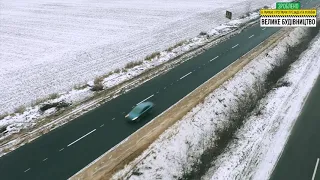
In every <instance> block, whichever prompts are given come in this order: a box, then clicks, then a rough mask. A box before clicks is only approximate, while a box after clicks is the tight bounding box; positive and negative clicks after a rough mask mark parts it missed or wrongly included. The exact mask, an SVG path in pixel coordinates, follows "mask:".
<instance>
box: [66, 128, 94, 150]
mask: <svg viewBox="0 0 320 180" xmlns="http://www.w3.org/2000/svg"><path fill="white" fill-rule="evenodd" d="M96 130H97V129H94V130H92V131H90V132H88V133H87V134H85V135H83V136H82V137H81V138H79V139H77V140H75V141H73V142H72V143H70V144H68V147H69V146H71V145H72V144H74V143H76V142H78V141H80V140H81V139H83V138H84V137H86V136H88V135H89V134H91V133H93V132H95V131H96Z"/></svg>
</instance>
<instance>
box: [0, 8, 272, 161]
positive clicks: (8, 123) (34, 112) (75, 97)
mask: <svg viewBox="0 0 320 180" xmlns="http://www.w3.org/2000/svg"><path fill="white" fill-rule="evenodd" d="M20 3H21V2H20ZM8 4H10V3H8ZM248 4H250V2H249V3H248ZM15 5H16V3H15ZM2 6H4V3H2V4H1V7H2ZM7 6H8V5H7ZM269 6H274V4H272V5H271V4H270V5H269ZM247 8H248V7H247ZM3 9H5V8H3ZM249 9H252V8H249ZM247 10H248V9H247ZM243 12H246V11H243ZM0 13H1V12H0ZM258 17H259V14H258V13H257V12H253V13H250V14H249V16H247V17H245V18H240V19H234V20H232V21H228V22H226V23H223V24H220V25H219V26H215V27H214V28H212V29H210V30H208V31H207V34H208V36H207V35H202V36H200V35H198V36H196V37H193V38H190V39H186V40H185V41H184V43H182V44H180V45H179V46H176V47H174V48H172V49H171V50H170V51H168V50H164V51H160V56H159V57H155V58H153V59H152V60H151V61H147V60H144V61H142V64H140V65H138V66H135V67H133V68H131V69H126V71H120V72H117V73H113V74H112V75H110V76H108V77H106V78H104V79H103V81H102V83H103V85H104V87H105V88H110V87H113V86H115V85H118V84H120V83H121V82H124V81H125V80H128V79H132V78H134V77H135V76H137V75H139V74H141V73H143V72H145V71H146V70H148V69H150V68H153V67H156V66H158V65H160V64H163V63H164V62H167V61H168V60H170V59H172V58H175V57H177V56H179V55H181V54H183V53H186V52H188V51H190V50H192V49H196V48H198V47H199V46H201V45H204V44H207V43H208V42H210V44H212V42H211V41H212V40H213V39H215V38H218V37H220V36H222V35H225V34H228V33H230V32H231V31H233V32H234V33H237V32H240V31H235V30H236V29H237V28H239V27H242V26H243V25H245V24H247V23H248V22H250V21H252V20H254V19H256V18H258ZM0 18H1V17H0ZM3 27H5V26H3ZM0 28H2V26H1V27H0ZM1 37H2V36H1ZM4 37H7V36H4ZM226 38H227V37H226ZM218 41H219V40H218ZM218 41H217V42H218ZM217 42H216V41H213V43H214V44H215V43H217ZM1 45H2V44H1ZM1 45H0V46H1ZM0 50H1V49H0ZM0 54H1V53H0ZM0 57H2V56H0ZM60 62H61V63H63V62H62V61H60ZM0 63H1V62H0ZM6 65H9V64H6ZM26 65H27V64H24V66H26ZM38 70H39V71H40V70H41V69H38ZM2 74H3V73H1V72H0V76H1V75H2ZM4 74H5V73H4ZM11 75H12V73H11ZM12 77H13V76H12ZM39 78H40V77H39ZM0 80H5V79H0ZM23 80H25V78H23ZM37 82H38V81H37ZM20 83H24V81H21V82H20ZM133 83H134V82H133ZM88 84H93V80H90V81H88ZM6 85H10V84H8V83H7V84H6ZM3 87H5V86H3ZM18 87H19V88H20V87H22V86H18ZM128 88H129V89H130V88H132V87H127V88H126V89H128ZM39 92H40V91H36V93H39ZM2 93H3V94H5V90H2ZM29 93H30V96H27V97H26V98H30V97H31V96H32V95H31V94H32V93H31V92H29ZM58 95H59V97H58V98H55V99H53V100H46V101H45V102H43V103H52V102H59V101H62V100H63V101H66V102H68V103H72V104H73V105H75V104H78V103H81V102H82V101H83V100H85V99H86V98H88V97H91V96H94V92H93V91H91V90H90V88H89V87H86V88H84V89H75V88H73V89H71V90H69V91H63V92H61V93H59V94H58ZM13 96H14V95H13V94H10V97H13ZM0 98H8V96H1V97H0ZM22 99H23V98H20V100H22ZM12 102H13V101H12ZM97 102H98V101H95V102H90V103H88V104H87V105H84V106H82V105H81V106H79V107H77V108H76V109H74V110H73V111H72V112H71V114H72V113H73V112H77V114H78V115H81V112H82V113H83V112H86V111H87V110H89V109H92V108H94V106H96V105H95V104H96V103H97ZM43 103H42V104H43ZM15 105H17V106H18V103H17V102H16V104H15ZM40 106H41V104H39V105H35V106H27V107H26V109H25V110H24V112H22V113H15V114H10V115H9V116H6V117H5V118H3V119H1V113H0V141H2V142H5V143H3V144H1V146H0V156H2V155H3V154H5V153H7V152H9V151H11V150H14V149H15V148H17V147H18V146H17V145H18V144H19V143H20V142H24V141H26V140H27V141H28V139H30V138H29V137H24V138H23V139H19V140H17V139H15V140H14V141H13V142H8V143H7V142H6V141H4V140H6V138H8V137H10V135H12V134H16V133H19V132H20V131H21V130H22V129H28V128H32V127H34V126H35V125H37V124H38V123H39V122H40V121H41V120H42V119H44V118H46V117H47V116H49V115H52V114H54V113H56V112H57V111H56V108H51V109H49V110H47V111H45V113H42V112H40V111H39V108H40ZM1 107H3V106H0V108H1ZM13 107H14V106H12V108H13ZM84 109H86V111H83V110H84ZM0 112H1V111H0ZM69 116H70V115H66V116H63V117H61V118H59V119H57V120H55V121H51V122H50V123H49V124H46V125H45V127H40V128H38V129H37V130H35V131H33V134H32V136H34V135H36V134H43V132H38V131H48V130H50V129H52V128H55V127H58V126H60V125H62V124H63V123H65V122H67V121H68V120H67V119H68V117H69ZM60 121H61V122H60ZM29 135H30V136H31V134H30V133H29ZM37 136H38V135H37ZM34 138H35V137H32V139H34ZM7 140H9V139H7Z"/></svg>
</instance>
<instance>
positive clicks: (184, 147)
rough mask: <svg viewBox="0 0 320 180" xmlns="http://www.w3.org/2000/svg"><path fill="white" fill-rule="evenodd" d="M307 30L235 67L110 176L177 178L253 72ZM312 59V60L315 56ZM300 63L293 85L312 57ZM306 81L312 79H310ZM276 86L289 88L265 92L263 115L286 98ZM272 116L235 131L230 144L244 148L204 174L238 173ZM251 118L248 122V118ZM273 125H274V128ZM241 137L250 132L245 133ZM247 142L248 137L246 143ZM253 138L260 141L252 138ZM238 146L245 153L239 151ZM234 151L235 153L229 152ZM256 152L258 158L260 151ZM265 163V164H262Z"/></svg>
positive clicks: (262, 70) (260, 72)
mask: <svg viewBox="0 0 320 180" xmlns="http://www.w3.org/2000/svg"><path fill="white" fill-rule="evenodd" d="M305 30H306V29H305V28H296V29H295V30H294V31H292V32H291V33H290V35H289V36H288V37H286V38H285V39H284V40H282V41H281V42H280V43H279V44H278V45H277V46H276V47H275V48H274V49H273V50H271V51H270V52H268V54H269V56H265V53H262V54H261V55H259V56H258V57H257V58H255V59H254V60H253V61H251V62H250V63H249V64H248V65H247V66H245V67H244V68H243V69H242V70H241V71H239V72H238V73H237V74H236V75H235V76H234V78H232V79H230V80H228V81H227V82H225V83H224V84H223V85H222V86H221V87H220V88H218V89H216V90H215V91H214V92H213V93H211V94H210V95H209V96H208V97H206V99H205V100H204V102H203V103H201V104H199V105H197V106H196V107H194V108H193V110H192V111H190V112H189V113H188V114H187V115H186V116H185V117H183V118H182V120H181V121H179V122H177V123H176V124H174V125H173V126H172V127H170V128H169V129H167V130H166V131H165V132H164V133H163V134H162V135H161V136H160V137H159V139H158V140H156V141H155V142H154V143H152V144H151V145H150V147H149V148H148V149H147V150H145V151H144V152H143V153H142V155H140V156H139V157H137V158H136V159H135V160H134V161H132V162H131V163H129V164H128V165H127V166H126V167H125V168H124V169H122V170H120V171H119V172H117V173H116V174H115V175H114V176H113V179H121V177H126V178H128V179H175V178H177V177H181V175H182V173H183V171H186V170H188V169H190V168H191V165H192V162H194V161H195V160H197V159H198V158H199V156H200V154H201V153H202V152H203V150H204V147H205V146H207V145H208V143H210V141H209V139H210V138H211V141H213V140H214V139H215V138H217V137H216V136H215V132H217V130H219V129H221V128H223V127H225V126H227V125H228V121H227V114H228V111H229V109H230V108H232V107H233V105H234V104H236V99H237V98H236V97H239V96H240V95H243V94H244V93H245V92H244V90H245V89H246V85H248V86H251V85H252V84H253V83H254V82H255V80H256V79H257V78H264V77H265V74H266V73H267V72H268V71H270V70H271V69H272V66H271V64H273V63H274V62H275V61H276V59H278V58H281V57H283V56H284V55H285V50H286V46H287V44H289V45H295V44H297V43H298V42H299V40H300V39H302V38H303V37H304V36H305V34H306V33H305V32H306V31H305ZM317 45H318V44H316V45H314V47H316V46H317ZM306 57H308V56H306ZM310 58H311V57H310ZM312 63H316V62H315V61H313V62H312ZM301 64H306V66H305V67H303V66H299V65H295V67H296V68H297V70H296V73H294V74H293V75H291V76H290V75H288V78H289V80H290V81H291V82H292V83H293V85H292V87H295V86H296V85H297V82H299V81H298V80H297V79H300V78H301V76H302V75H301V73H302V74H303V73H304V70H306V69H307V68H306V67H309V66H310V64H311V63H305V62H303V63H301ZM316 67H318V66H316ZM307 70H308V69H307ZM318 72H319V69H318ZM292 77H294V78H292ZM314 78H315V77H314V76H313V77H312V78H311V79H305V80H306V81H308V80H311V82H312V81H313V80H314ZM308 82H309V83H310V81H308ZM311 84H312V83H311ZM306 87H308V88H309V89H308V90H310V88H311V86H306ZM276 92H281V93H283V92H287V90H285V89H281V88H280V89H279V90H277V91H275V93H274V95H270V96H269V98H270V99H269V98H268V99H267V100H266V102H269V101H270V102H271V103H270V104H269V105H268V106H266V109H265V111H266V113H265V114H263V118H266V117H264V116H267V115H269V118H270V115H272V113H271V112H272V110H279V108H278V107H279V106H281V105H282V104H283V103H285V102H283V103H278V104H277V102H278V98H282V100H283V99H285V95H284V94H280V95H279V94H278V93H276ZM287 97H288V96H287ZM273 101H275V102H273ZM286 104H287V105H288V104H290V103H287V102H286ZM263 112H264V111H263ZM271 120H272V119H271ZM271 120H269V121H266V122H264V121H263V120H261V119H259V121H257V122H256V121H254V122H255V123H256V124H255V123H252V124H251V126H250V125H247V124H245V125H244V132H243V133H239V135H238V136H239V138H240V139H241V140H242V139H244V143H242V144H240V145H239V143H240V142H239V143H235V145H234V146H235V147H238V148H242V149H240V150H239V151H236V152H234V151H230V154H228V155H226V156H224V155H222V157H221V158H219V160H218V162H219V163H220V164H219V166H218V167H221V169H218V170H217V171H213V170H214V168H213V169H211V170H210V173H208V174H207V178H208V177H209V178H210V177H212V172H211V171H213V172H214V173H217V176H213V177H219V178H221V179H236V178H235V177H236V175H237V174H239V173H240V174H241V173H242V171H244V170H243V169H244V168H245V167H244V165H245V164H239V163H238V162H239V161H240V160H242V161H243V159H244V158H245V157H247V156H248V154H250V153H249V152H250V150H251V149H250V147H251V146H259V147H260V149H262V150H266V149H263V148H262V147H264V146H263V145H261V142H259V141H258V140H261V139H263V138H264V137H263V136H261V133H263V132H265V131H263V130H262V129H261V126H262V127H263V128H264V129H267V130H268V129H269V128H268V127H269V126H268V125H270V124H268V123H267V122H270V121H271ZM249 122H251V119H250V120H249ZM249 124H250V123H249ZM273 130H274V131H276V129H273ZM247 131H249V132H247ZM251 131H252V132H251ZM271 132H273V131H271ZM246 133H247V134H246ZM248 134H249V135H248ZM245 137H249V138H248V139H246V138H245ZM245 142H247V144H246V143H245ZM255 142H258V143H257V144H255ZM250 143H252V144H250ZM259 143H260V144H259ZM247 148H248V149H247ZM267 148H268V146H267ZM242 151H243V152H244V153H241V152H242ZM248 151H249V152H248ZM228 152H229V151H228ZM232 155H235V156H234V157H233V156H232ZM250 157H251V158H248V159H246V160H247V161H249V162H251V161H250V160H252V161H253V160H256V159H254V158H256V157H255V154H251V156H250ZM258 157H259V158H262V157H263V156H262V157H260V156H258ZM223 158H224V159H223ZM229 158H230V159H229ZM232 158H233V159H232ZM239 159H240V160H239ZM258 160H259V159H258ZM242 161H240V162H242ZM257 162H258V161H257ZM223 163H225V165H223ZM255 165H256V164H255ZM233 166H236V167H238V169H236V168H232V167H233ZM269 166H270V165H269ZM265 167H267V165H265V166H264V167H263V168H265ZM270 167H271V166H270ZM270 167H269V168H270ZM228 168H229V169H228ZM248 173H249V172H248ZM135 174H136V175H135ZM138 174H139V175H138ZM214 175H215V174H214ZM240 179H248V178H240ZM259 180H260V179H259Z"/></svg>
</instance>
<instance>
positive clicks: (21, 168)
mask: <svg viewBox="0 0 320 180" xmlns="http://www.w3.org/2000/svg"><path fill="white" fill-rule="evenodd" d="M302 4H303V3H302ZM309 5H311V4H309ZM278 30H279V28H260V27H259V25H255V26H253V27H250V28H248V29H247V30H245V31H243V32H242V33H240V34H238V35H236V36H234V37H232V38H231V39H229V40H227V41H225V42H223V43H221V44H219V45H217V46H215V47H213V48H211V49H209V50H207V51H206V52H204V53H202V54H200V55H198V56H197V57H195V58H193V59H191V60H189V61H187V62H185V63H183V64H181V65H179V66H178V67H176V68H174V69H172V70H170V71H169V72H167V73H166V74H164V75H161V76H158V77H156V78H154V79H152V80H150V81H148V82H146V83H144V84H143V85H141V86H139V87H137V88H135V89H133V90H131V91H129V92H127V93H126V94H124V95H121V96H119V97H117V98H115V99H113V100H111V101H109V102H107V103H105V104H103V105H102V106H100V107H98V108H97V109H95V110H93V111H91V112H88V113H86V114H85V115H83V116H81V117H79V118H77V119H75V120H73V121H71V122H70V123H67V124H66V125H64V126H62V127H59V128H57V129H55V130H53V131H51V132H50V133H48V134H45V135H43V136H42V137H40V138H38V139H36V140H35V141H33V142H31V143H30V144H26V145H24V146H22V147H20V148H18V149H17V150H15V151H13V152H11V153H9V154H7V155H5V156H3V157H1V158H0V179H3V180H20V179H28V180H29V179H30V180H36V179H39V180H44V179H45V180H51V179H52V180H59V179H67V178H69V177H70V176H72V175H73V174H75V173H76V172H78V171H79V170H81V169H82V168H83V167H85V166H86V165H87V164H89V163H90V162H92V161H93V160H95V159H96V158H97V157H99V156H100V155H102V154H103V153H104V152H106V151H108V150H109V149H111V148H112V147H114V146H115V145H117V144H118V143H119V142H121V141H122V140H124V139H125V138H126V137H128V136H129V135H130V134H132V133H133V132H135V131H136V130H138V129H139V128H140V127H142V126H143V125H145V124H146V123H147V122H149V121H151V120H152V119H153V118H154V117H156V116H157V115H159V114H160V113H162V112H163V111H165V110H166V109H168V108H169V107H170V106H171V105H173V104H174V103H176V102H177V101H179V100H180V99H181V98H183V97H184V96H185V95H187V94H188V93H190V92H191V91H192V90H194V89H195V88H197V87H198V86H199V85H201V84H202V83H203V82H205V81H206V80H208V79H209V78H211V77H212V76H214V75H215V74H217V73H218V72H220V71H221V70H222V69H224V68H225V67H227V66H228V65H229V64H231V63H232V62H234V61H235V60H236V59H238V58H239V57H240V56H242V55H244V54H245V53H246V52H248V51H249V50H251V49H252V48H254V47H255V46H256V45H258V44H259V43H261V42H262V41H263V40H265V39H266V38H268V37H269V36H271V35H272V34H273V33H275V32H276V31H278ZM146 98H149V100H151V101H153V102H154V103H155V104H156V106H155V108H154V110H153V112H152V114H151V115H150V116H148V117H146V118H145V119H144V120H143V121H141V122H139V123H136V124H129V123H127V122H126V121H125V119H124V116H125V115H126V113H127V112H129V111H130V110H131V109H132V107H133V106H134V105H136V104H137V103H139V102H141V101H142V100H144V99H146Z"/></svg>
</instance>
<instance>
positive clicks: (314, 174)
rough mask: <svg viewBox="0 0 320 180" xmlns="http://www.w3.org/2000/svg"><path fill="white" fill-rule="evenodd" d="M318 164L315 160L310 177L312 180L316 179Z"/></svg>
mask: <svg viewBox="0 0 320 180" xmlns="http://www.w3.org/2000/svg"><path fill="white" fill-rule="evenodd" d="M318 164H319V158H317V162H316V166H315V167H314V171H313V175H312V180H314V178H315V177H316V173H317V169H318Z"/></svg>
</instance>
